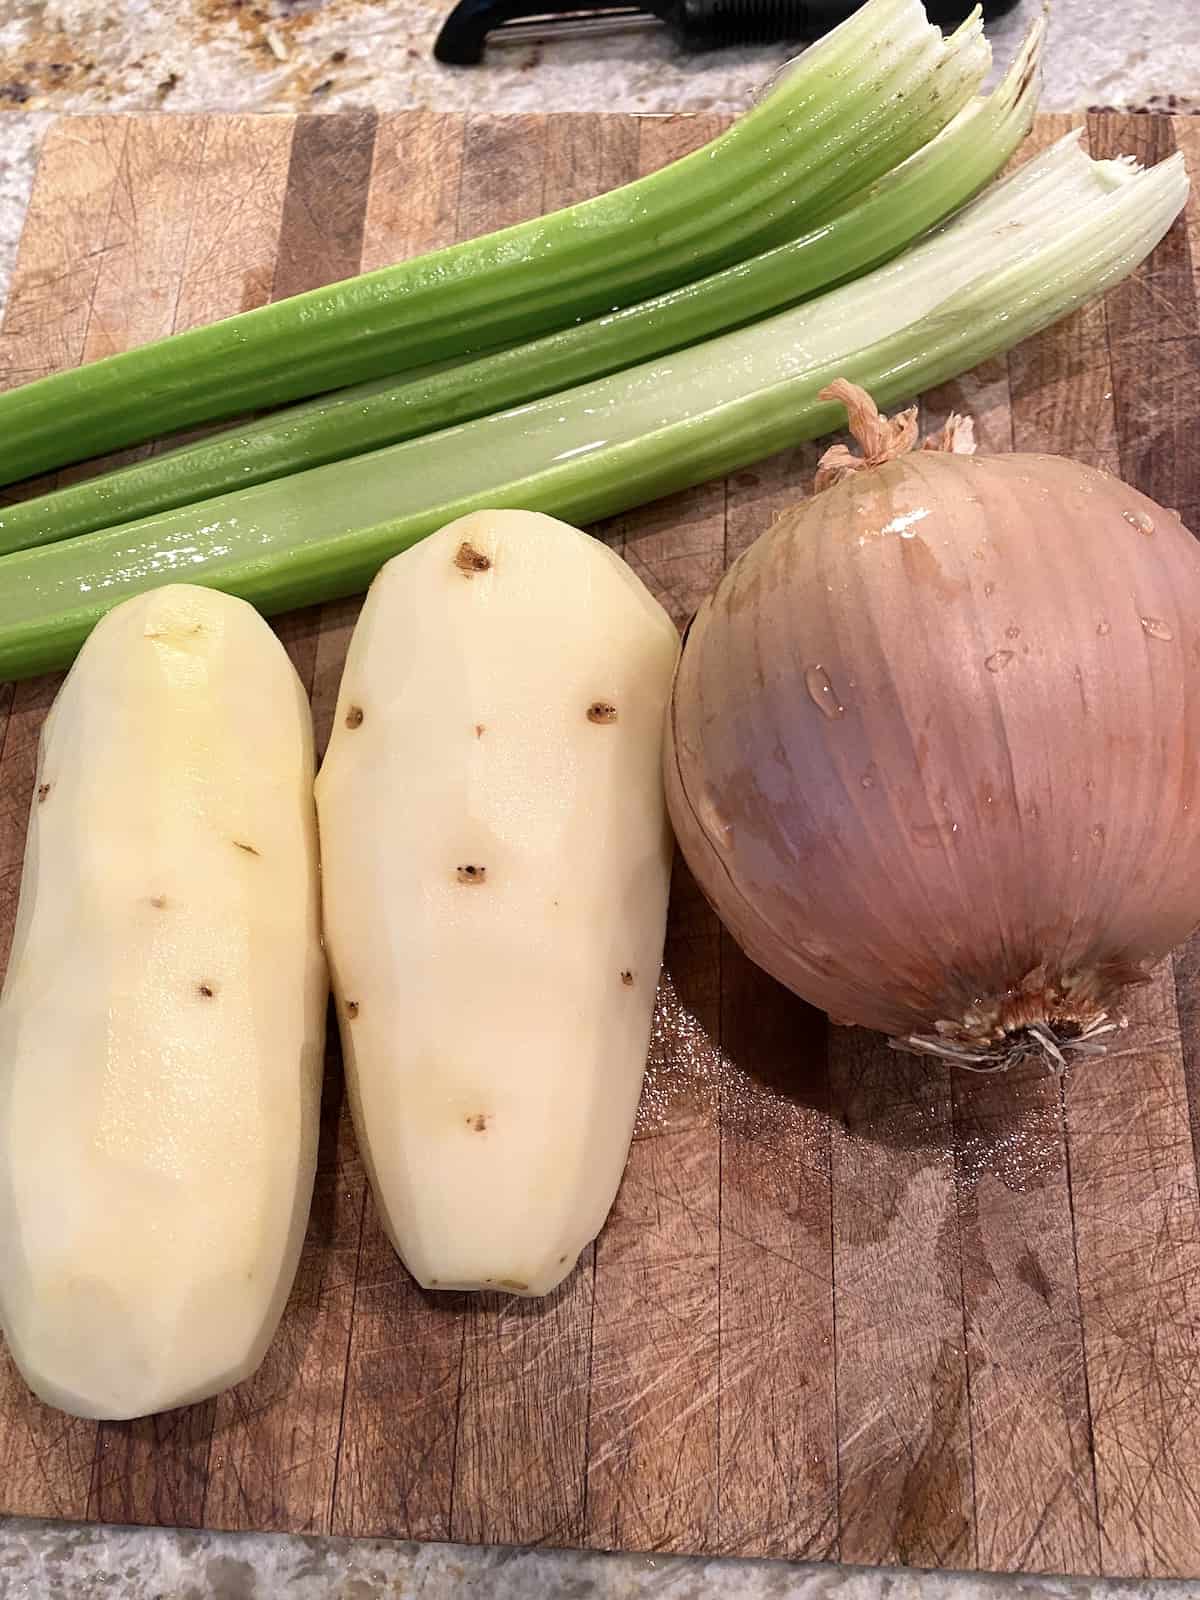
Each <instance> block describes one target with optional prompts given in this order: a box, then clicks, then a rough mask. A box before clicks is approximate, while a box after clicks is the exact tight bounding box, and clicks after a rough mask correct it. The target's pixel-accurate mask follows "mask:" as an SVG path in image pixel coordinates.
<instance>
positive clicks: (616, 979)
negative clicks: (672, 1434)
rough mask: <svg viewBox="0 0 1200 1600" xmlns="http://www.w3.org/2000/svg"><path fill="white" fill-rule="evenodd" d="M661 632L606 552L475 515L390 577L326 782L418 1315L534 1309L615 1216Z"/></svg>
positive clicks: (365, 640)
mask: <svg viewBox="0 0 1200 1600" xmlns="http://www.w3.org/2000/svg"><path fill="white" fill-rule="evenodd" d="M677 651H678V638H677V635H676V631H675V628H674V625H673V624H672V622H671V621H670V619H669V618H668V616H667V614H666V612H665V611H663V609H662V607H661V606H660V605H659V604H658V602H657V601H656V600H655V599H654V598H653V597H652V596H651V594H650V593H649V591H648V590H647V589H646V588H645V586H644V585H643V584H642V583H641V581H640V580H639V579H638V577H637V576H636V574H635V573H633V572H632V570H631V569H630V568H629V567H628V566H627V565H626V564H625V563H624V562H623V561H622V560H621V559H620V557H619V556H617V555H615V554H614V553H613V552H612V551H611V550H609V549H608V548H607V547H606V546H605V545H603V544H601V543H600V542H599V541H597V540H595V539H592V538H589V537H588V536H587V535H585V534H583V533H581V532H579V531H578V530H577V529H575V528H571V527H568V526H567V525H566V524H564V523H560V522H556V521H555V520H554V519H552V518H550V517H544V516H540V515H537V514H534V513H528V512H515V511H495V512H481V513H476V514H474V515H472V516H469V517H464V518H462V519H460V520H459V521H457V522H454V523H451V524H450V525H449V526H448V527H445V528H443V529H442V530H441V531H440V532H439V533H437V534H435V535H434V536H433V537H432V538H429V539H427V540H425V541H424V542H423V543H422V544H420V545H419V546H417V547H416V548H414V549H413V550H411V551H408V552H406V553H405V554H403V555H401V556H398V557H396V558H395V559H394V560H393V561H391V562H389V563H388V564H387V566H385V567H384V568H383V570H382V571H381V572H380V574H379V576H378V577H377V578H376V580H375V582H374V584H373V585H372V588H371V591H370V594H369V595H368V597H367V601H366V604H365V606H364V608H363V611H362V615H361V617H360V619H359V622H358V625H357V627H356V629H355V633H354V638H353V640H352V642H351V646H350V651H349V655H348V658H347V662H346V670H345V674H344V677H343V680H342V686H341V692H340V696H339V700H338V705H337V711H336V716H335V723H334V731H333V736H332V739H331V742H330V746H329V751H328V754H327V756H326V759H325V763H324V766H323V767H322V769H321V773H320V776H319V779H318V782H317V807H318V815H319V823H320V835H321V854H322V867H323V875H324V898H325V936H326V946H327V953H328V955H329V958H330V964H331V968H332V973H333V980H334V988H335V994H336V997H337V1006H338V1020H339V1025H340V1028H341V1034H342V1043H343V1053H344V1056H345V1060H346V1068H347V1077H348V1082H349V1087H350V1095H351V1103H352V1106H353V1110H354V1117H355V1126H356V1129H357V1133H358V1139H359V1144H360V1147H361V1149H362V1151H363V1155H364V1158H365V1160H366V1164H367V1169H368V1172H369V1174H370V1178H371V1182H372V1185H373V1189H374V1193H375V1198H376V1203H377V1205H378V1206H379V1209H380V1213H381V1216H382V1218H383V1221H384V1224H385V1226H386V1228H387V1230H388V1232H389V1234H390V1236H391V1238H392V1241H393V1243H394V1244H395V1246H396V1248H397V1250H398V1251H399V1253H400V1255H401V1257H402V1258H403V1260H404V1262H405V1264H406V1265H407V1266H408V1268H409V1270H410V1271H411V1272H412V1273H413V1275H414V1276H415V1277H416V1278H417V1279H418V1281H419V1282H420V1283H422V1284H423V1285H425V1286H426V1287H430V1288H443V1289H485V1288H496V1289H503V1290H507V1291H510V1292H512V1293H516V1294H544V1293H546V1292H548V1291H549V1290H550V1289H552V1288H553V1287H554V1286H555V1285H556V1284H557V1283H559V1282H560V1281H561V1280H562V1279H563V1278H564V1277H565V1276H566V1275H567V1273H568V1272H569V1271H570V1270H571V1267H572V1266H573V1264H574V1262H575V1260H576V1258H577V1257H578V1255H579V1253H580V1251H581V1250H582V1249H583V1248H584V1247H585V1246H586V1245H587V1244H588V1243H589V1242H590V1240H591V1239H593V1238H594V1237H595V1235H596V1234H597V1232H598V1231H599V1229H600V1227H601V1226H602V1225H603V1222H604V1219H605V1217H606V1216H607V1214H608V1211H609V1208H610V1206H611V1205H612V1201H613V1198H614V1196H615V1194H616V1189H617V1185H618V1183H619V1182H620V1178H621V1173H622V1170H623V1168H624V1165H625V1160H626V1156H627V1153H628V1148H629V1141H630V1138H631V1135H632V1130H633V1120H634V1114H635V1111H636V1108H637V1101H638V1096H639V1093H640V1090H641V1083H642V1075H643V1071H644V1068H645V1061H646V1051H647V1046H648V1042H649V1034H650V1026H651V1018H652V1013H653V1006H654V995H655V988H656V982H657V977H658V969H659V964H660V961H661V957H662V946H663V937H664V930H665V925H666V908H667V892H668V886H669V879H670V866H671V853H672V846H671V836H670V832H669V829H668V825H667V821H666V816H665V808H664V803H663V794H662V782H661V776H660V762H661V745H662V730H663V716H664V710H665V706H666V702H667V698H668V695H669V692H670V683H671V677H672V673H673V671H674V666H675V661H676V656H677Z"/></svg>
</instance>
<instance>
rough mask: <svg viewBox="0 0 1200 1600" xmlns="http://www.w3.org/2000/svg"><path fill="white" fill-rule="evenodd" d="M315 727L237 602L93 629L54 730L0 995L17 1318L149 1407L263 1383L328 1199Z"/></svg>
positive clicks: (141, 600)
mask: <svg viewBox="0 0 1200 1600" xmlns="http://www.w3.org/2000/svg"><path fill="white" fill-rule="evenodd" d="M312 772H313V755H312V728H311V720H310V716H309V709H308V704H307V701H306V699H305V696H304V692H303V689H302V688H301V685H300V683H299V680H298V679H297V677H296V674H295V672H294V671H293V670H292V667H291V664H290V662H289V661H288V659H287V655H286V653H285V651H284V650H283V648H282V646H281V645H280V644H279V642H278V640H277V639H276V638H275V636H274V634H273V633H272V632H271V630H270V629H269V628H268V627H267V625H266V623H264V622H263V621H262V620H261V619H260V618H259V616H258V615H257V614H256V613H255V612H254V611H253V610H252V609H251V608H250V607H249V606H248V605H245V604H244V603H243V602H242V601H240V600H233V599H230V598H228V597H227V596H225V595H221V594H217V593H215V592H214V591H212V590H209V589H200V588H193V587H191V586H187V585H173V586H169V587H166V588H162V589H157V590H154V591H153V592H152V593H150V594H146V595H143V596H140V597H138V598H137V599H133V600H129V601H127V602H126V603H125V604H123V605H121V606H118V607H117V608H116V609H115V610H113V611H111V612H110V613H109V614H108V615H107V616H106V617H105V618H104V620H103V621H102V622H100V623H99V624H98V626H97V627H96V629H95V631H94V633H93V634H92V635H91V637H90V638H89V639H88V641H87V643H86V644H85V645H84V647H83V650H82V651H81V653H80V655H79V658H78V660H77V661H76V663H75V665H74V667H73V668H72V670H71V673H70V675H69V676H68V678H67V680H66V682H65V683H64V685H63V687H62V690H61V691H60V693H59V696H58V698H57V700H56V701H55V703H54V706H53V708H52V710H51V712H50V715H49V717H48V719H47V721H46V725H45V729H44V731H43V734H42V745H41V751H40V755H39V761H38V773H37V787H36V792H35V795H34V799H33V807H32V813H31V818H30V825H29V838H28V845H27V848H26V855H25V870H24V876H23V878H22V882H21V902H20V910H19V913H18V918H17V929H16V936H15V942H14V945H13V951H12V959H11V961H10V964H9V970H8V976H7V980H6V982H5V985H4V991H3V997H2V999H0V1322H2V1324H3V1328H4V1332H5V1334H6V1336H7V1338H8V1342H9V1345H10V1347H11V1350H12V1353H13V1356H14V1357H15V1359H16V1362H17V1365H18V1366H19V1368H20V1370H21V1372H22V1374H23V1376H24V1377H25V1379H26V1381H27V1382H28V1384H29V1385H30V1387H31V1388H32V1389H33V1390H34V1391H35V1392H36V1393H37V1394H38V1395H39V1396H40V1397H41V1398H42V1399H44V1400H46V1401H49V1402H50V1403H51V1404H53V1405H56V1406H60V1407H62V1409H63V1410H65V1411H70V1412H74V1413H75V1414H76V1415H79V1416H86V1417H106V1418H120V1417H133V1416H139V1415H143V1414H145V1413H148V1412H153V1411H161V1410H165V1409H167V1408H168V1407H172V1406H179V1405H184V1404H186V1403H188V1402H190V1401H195V1400H200V1399H203V1398H204V1397H205V1396H207V1395H211V1394H214V1393H216V1392H217V1391H218V1390H220V1389H223V1388H225V1387H226V1386H227V1385H229V1384H232V1383H236V1382H237V1381H238V1380H239V1379H241V1378H244V1377H246V1376H247V1375H248V1374H249V1373H251V1372H253V1371H254V1369H255V1368H256V1367H257V1366H258V1364H259V1362H260V1361H261V1359H262V1357H263V1354H264V1352H265V1350H266V1347H267V1345H268V1343H269V1341H270V1339H271V1337H272V1335H273V1333H274V1331H275V1327H276V1325H277V1323H278V1321H279V1317H280V1314H281V1312H282V1309H283V1305H284V1301H285V1300H286V1298H287V1294H288V1290H289V1288H290V1286H291V1283H292V1279H293V1276H294V1274H295V1270H296V1263H297V1259H298V1256H299V1251H300V1245H301V1241H302V1239H303V1235H304V1229H305V1223H306V1219H307V1216H308V1208H309V1202H310V1199H311V1194H312V1182H313V1170H314V1164H315V1155H316V1129H317V1118H318V1100H319V1090H320V1072H321V1060H322V1045H323V1032H324V1007H325V996H326V989H327V981H326V974H325V966H324V960H323V957H322V954H321V947H320V938H319V905H318V876H317V853H316V837H315V819H314V815H313V805H312V789H311V785H312Z"/></svg>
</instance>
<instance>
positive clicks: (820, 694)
mask: <svg viewBox="0 0 1200 1600" xmlns="http://www.w3.org/2000/svg"><path fill="white" fill-rule="evenodd" d="M804 686H805V688H806V689H807V690H808V697H809V699H810V700H811V701H812V703H813V705H815V706H816V708H817V710H818V711H819V712H820V713H821V715H822V716H823V717H830V718H836V717H841V716H845V714H846V708H845V706H844V705H842V704H841V702H840V701H839V700H838V697H837V695H836V694H835V693H834V689H833V684H832V683H831V682H830V679H829V674H828V673H827V672H826V671H825V668H824V667H823V666H821V664H820V663H819V662H818V663H817V665H816V666H812V667H805V669H804Z"/></svg>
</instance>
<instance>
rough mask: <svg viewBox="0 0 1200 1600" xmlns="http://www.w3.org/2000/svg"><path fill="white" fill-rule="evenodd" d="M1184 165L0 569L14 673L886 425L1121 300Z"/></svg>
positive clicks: (1059, 196) (2, 630)
mask: <svg viewBox="0 0 1200 1600" xmlns="http://www.w3.org/2000/svg"><path fill="white" fill-rule="evenodd" d="M1186 194H1187V181H1186V177H1185V175H1184V173H1183V168H1182V162H1181V161H1180V160H1179V159H1178V158H1172V160H1171V161H1168V162H1164V163H1163V164H1162V165H1161V166H1160V167H1158V168H1156V169H1155V170H1154V171H1153V172H1149V173H1141V174H1135V173H1134V172H1133V171H1131V170H1130V169H1128V168H1126V167H1118V166H1115V165H1114V164H1112V163H1106V164H1104V165H1103V166H1099V165H1097V164H1095V163H1091V162H1089V161H1088V160H1087V158H1086V157H1085V156H1083V155H1082V153H1081V152H1080V151H1079V150H1078V149H1077V147H1076V146H1075V144H1074V142H1073V141H1072V140H1070V139H1068V140H1066V141H1064V142H1062V143H1061V144H1059V145H1058V146H1056V147H1054V148H1053V149H1052V150H1050V151H1047V152H1046V153H1045V154H1043V155H1042V156H1040V157H1038V158H1037V159H1036V160H1034V161H1033V162H1030V163H1029V164H1028V165H1027V166H1026V167H1024V168H1022V169H1021V171H1020V172H1018V173H1017V174H1016V175H1014V176H1013V177H1012V178H1010V179H1008V180H1006V181H1005V182H1004V183H1002V184H1000V185H998V186H997V187H996V188H995V189H994V190H992V191H991V192H990V193H989V194H987V195H985V196H984V197H983V198H982V199H980V200H978V201H976V202H975V203H974V204H973V205H972V206H970V207H969V208H968V209H967V210H966V211H965V212H963V213H962V214H961V215H960V216H959V217H958V218H956V219H955V220H954V221H953V222H951V223H949V224H948V225H947V226H946V227H945V228H943V229H942V230H940V231H939V233H937V234H936V235H934V236H932V237H931V238H930V239H929V240H927V241H926V242H925V243H923V244H921V245H920V246H918V247H917V248H916V249H914V250H913V251H911V252H909V253H908V254H907V255H906V256H904V257H901V258H899V259H898V260H897V261H894V262H892V263H889V265H887V266H886V267H883V268H880V269H879V270H878V271H877V272H875V273H872V274H870V275H869V276H868V277H866V278H863V279H860V280H858V281H857V282H855V283H853V284H849V285H847V286H845V287H843V288H841V289H837V290H834V291H832V292H831V293H830V294H828V295H825V296H822V297H821V298H820V299H818V300H815V301H811V302H809V303H807V304H806V305H803V306H800V307H798V308H796V309H795V310H792V311H788V312H785V313H782V314H781V315H779V316H776V317H772V318H769V319H767V320H766V321H764V322H761V323H758V324H755V325H754V326H753V327H751V328H748V329H744V330H742V331H741V332H738V333H733V334H728V335H726V336H724V337H722V338H720V339H716V340H713V341H711V342H710V343H709V344H707V345H702V346H698V347H695V348H693V349H690V350H686V351H683V352H680V353H679V354H678V355H676V356H673V357H670V358H668V359H666V360H663V361H657V362H652V363H648V364H646V365H644V366H642V367H639V368H634V369H632V370H631V371H629V372H625V373H622V374H620V375H618V376H616V377H613V378H607V379H603V380H600V381H598V382H595V383H592V384H587V385H584V386H582V387H580V388H577V389H574V390H571V391H569V392H567V393H565V394H560V395H554V396H550V397H548V398H546V399H544V400H540V401H537V402H535V403H533V404H531V405H528V406H523V407H520V408H518V409H516V410H513V411H510V412H506V413H503V414H500V415H498V416H494V417H489V418H485V419H482V420H480V421H477V422H473V423H467V424H464V425H463V426H461V427H458V428H453V429H449V430H446V431H445V432H443V433H440V434H434V435H431V436H427V437H425V438H421V439H415V440H411V441H408V442H407V443H404V444H400V445H395V446H392V447H390V448H388V449H386V450H381V451H377V452H374V453H373V454H371V455H368V456H364V457H358V458H355V459H353V460H350V461H343V462H338V463H335V464H333V465H330V466H326V467H320V468H316V469H314V470H313V471H311V472H307V473H301V474H297V475H296V476H294V477H292V478H288V479H281V480H279V481H277V482H275V483H272V484H264V485H261V486H259V487H257V488H254V489H250V490H248V491H245V492H243V493H241V494H237V495H227V496H223V497H220V498H217V499H214V500H212V501H209V502H206V503H204V504H202V505H198V506H192V507H188V508H186V509H185V510H182V511H176V512H172V513H169V514H167V515H165V516H162V517H156V518H149V519H145V520H143V521H141V522H138V523H133V524H130V525H128V526H126V527H124V528H117V529H112V530H109V531H107V532H105V533H101V534H96V535H90V536H88V537H86V538H84V539H76V540H70V541H66V542H64V543H61V544H58V545H52V546H48V547H46V548H44V549H41V550H35V551H30V552H27V553H24V554H21V555H17V556H10V557H7V558H5V559H4V560H3V561H0V673H3V672H8V673H13V674H15V673H27V672H31V671H36V670H39V669H40V668H43V667H46V666H50V665H54V664H57V663H59V662H61V661H63V660H65V659H67V658H68V656H69V654H70V653H71V651H72V650H73V649H74V648H76V647H77V646H78V644H79V642H80V641H81V639H82V637H83V636H84V635H85V634H86V631H87V629H88V627H89V626H90V625H91V624H92V623H93V622H94V621H95V619H96V618H97V617H98V616H99V615H100V614H102V612H103V611H104V610H107V609H108V607H109V606H110V605H112V604H114V603H116V602H117V601H118V600H120V599H122V598H124V597H125V596H126V595H129V594H134V593H137V592H139V591H140V590H143V589H145V588H148V587H153V586H155V585H157V584H160V583H164V582H169V581H172V580H179V579H186V580H188V581H192V582H199V583H211V584H213V585H215V586H218V587H220V588H223V589H228V590H229V591H230V592H232V593H235V594H239V595H242V596H244V597H245V598H247V599H250V600H252V601H254V602H255V603H256V604H258V605H259V606H260V607H262V609H264V610H266V611H268V612H269V611H273V610H280V609H285V608H286V607H288V606H291V605H296V604H301V603H308V602H310V601H313V600H317V599H327V598H333V597H335V596H338V595H343V594H347V593H353V592H354V591H355V590H357V589H360V588H362V587H363V586H364V585H365V584H366V583H367V582H368V581H369V579H370V577H371V576H372V574H373V572H374V571H375V570H376V569H377V568H378V566H379V565H380V564H381V563H382V562H383V561H384V560H385V559H386V558H387V557H388V556H390V555H392V554H394V553H396V552H397V551H398V550H400V549H403V548H405V547H406V546H407V545H409V544H411V543H413V542H414V541H415V540H416V539H418V538H420V537H421V536H423V535H424V534H426V533H429V532H431V531H433V529H434V528H436V527H438V526H440V525H441V524H442V523H444V522H445V521H447V520H449V519H450V518H451V517H453V516H456V515H459V514H461V513H462V512H464V511H467V510H470V509H474V508H479V507H483V506H489V505H494V506H506V505H507V506H524V507H528V508H530V509H540V510H547V511H553V512H554V513H556V514H558V515H560V516H565V517H567V518H569V519H573V520H577V521H584V520H590V519H592V518H595V517H597V516H601V515H608V514H611V513H613V512H615V511H619V510H622V509H625V508H627V507H629V506H631V505H635V504H638V503H640V502H642V501H643V500H645V499H648V498H651V497H653V496H655V495H658V494H663V493H667V492H669V491H671V490H673V489H678V488H681V487H684V486H686V485H688V484H692V483H696V482H700V481H703V480H704V479H706V478H708V477H711V476H714V475H717V474H720V473H723V472H727V471H730V470H732V469H733V468H735V467H738V466H741V465H744V464H746V463H748V462H750V461H753V460H756V459H758V458H760V457H761V456H764V455H767V454H770V453H772V452H773V451H775V450H778V449H781V448H783V447H784V446H786V445H789V444H792V443H794V442H796V441H797V440H799V439H801V438H804V437H811V436H813V435H815V434H818V433H820V432H822V431H825V430H826V429H828V428H829V427H831V426H832V425H833V424H834V423H835V421H836V419H837V417H838V415H839V414H840V413H839V411H838V408H836V407H831V406H829V405H822V404H821V403H819V402H818V401H817V399H816V395H817V391H818V390H819V388H820V387H821V386H822V385H823V384H824V383H826V382H828V381H829V380H830V379H832V378H833V377H835V376H846V377H849V378H851V379H853V380H855V381H858V382H860V383H864V384H866V385H867V386H868V387H870V388H871V389H872V391H873V393H874V394H875V396H876V399H877V400H878V401H879V402H880V403H881V404H889V403H892V402H893V401H895V400H896V399H898V398H900V397H901V396H903V395H908V394H911V393H914V392H916V391H917V390H919V389H920V388H921V387H923V386H925V385H927V384H931V383H935V382H940V381H942V380H944V379H946V378H948V377H950V376H952V375H953V374H955V373H957V372H961V371H963V370H964V369H965V368H968V367H970V366H972V365H974V364H975V363H976V362H978V361H980V360H983V359H985V358H986V357H988V356H990V355H993V354H996V353H997V352H999V351H1002V350H1005V349H1008V348H1010V347H1011V346H1012V345H1013V344H1015V343H1016V342H1017V341H1018V340H1019V339H1021V338H1023V337H1025V336H1026V335H1027V334H1029V333H1031V332H1033V331H1035V330H1036V329H1038V328H1040V327H1043V326H1045V325H1046V324H1047V323H1048V322H1051V321H1053V320H1055V319H1056V318H1057V317H1059V316H1061V315H1063V314H1065V313H1066V312H1067V311H1069V310H1073V309H1074V308H1075V307H1076V306H1078V305H1080V304H1082V303H1083V302H1084V301H1086V300H1088V299H1090V298H1092V297H1093V296H1094V295H1096V294H1098V293H1101V292H1103V290H1104V289H1106V288H1107V287H1109V286H1110V285H1111V284H1112V283H1114V282H1116V281H1118V280H1119V279H1120V278H1121V277H1123V276H1124V275H1126V274H1127V273H1128V272H1129V271H1130V270H1132V268H1133V267H1134V266H1135V265H1136V264H1137V262H1138V261H1140V260H1141V259H1143V257H1144V256H1145V255H1146V254H1147V253H1148V251H1149V250H1150V249H1151V248H1152V247H1153V245H1154V244H1155V243H1157V241H1158V240H1159V239H1160V238H1161V237H1162V235H1163V234H1164V233H1165V232H1166V229H1167V228H1168V227H1169V225H1170V223H1171V221H1172V219H1173V218H1174V217H1175V215H1177V213H1178V212H1179V210H1180V209H1181V208H1182V206H1183V203H1184V201H1185V199H1186Z"/></svg>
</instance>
